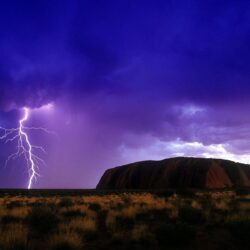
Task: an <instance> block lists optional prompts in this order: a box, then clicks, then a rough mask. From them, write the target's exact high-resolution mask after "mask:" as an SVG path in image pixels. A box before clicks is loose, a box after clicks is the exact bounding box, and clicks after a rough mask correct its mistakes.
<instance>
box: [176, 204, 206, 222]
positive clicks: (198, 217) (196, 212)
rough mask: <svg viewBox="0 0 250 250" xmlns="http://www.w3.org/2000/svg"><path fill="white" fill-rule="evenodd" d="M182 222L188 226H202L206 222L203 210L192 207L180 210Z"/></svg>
mask: <svg viewBox="0 0 250 250" xmlns="http://www.w3.org/2000/svg"><path fill="white" fill-rule="evenodd" d="M179 218H180V220H182V221H184V222H187V223H188V224H194V225H196V224H200V223H203V222H204V215H203V213H202V210H200V209H196V208H192V207H182V208H180V209H179Z"/></svg>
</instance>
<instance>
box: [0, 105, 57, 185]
mask: <svg viewBox="0 0 250 250" xmlns="http://www.w3.org/2000/svg"><path fill="white" fill-rule="evenodd" d="M22 110H23V116H22V118H21V119H20V120H19V126H18V127H17V128H3V127H0V140H2V141H3V142H4V143H16V150H15V151H14V152H13V153H12V154H10V155H9V156H8V157H7V159H6V162H5V166H7V165H8V163H9V161H11V160H15V159H18V158H20V157H23V158H24V160H25V161H26V165H27V169H28V176H29V179H28V184H27V188H28V189H31V188H32V185H33V183H34V181H36V179H37V177H38V176H39V167H40V166H41V165H45V161H44V160H43V159H42V158H41V157H40V156H39V155H40V154H41V153H43V154H46V151H45V149H44V148H43V147H41V146H38V145H34V144H32V143H31V141H30V137H29V132H30V131H32V130H33V131H34V130H38V131H41V132H44V133H49V134H51V133H53V132H51V131H48V130H47V129H45V128H42V127H26V126H25V122H26V121H27V120H28V119H29V116H30V109H28V108H23V109H22ZM39 151H40V152H39Z"/></svg>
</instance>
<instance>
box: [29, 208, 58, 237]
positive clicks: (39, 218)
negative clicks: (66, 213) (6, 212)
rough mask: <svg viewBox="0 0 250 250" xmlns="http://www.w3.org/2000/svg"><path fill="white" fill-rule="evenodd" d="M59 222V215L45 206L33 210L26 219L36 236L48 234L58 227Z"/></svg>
mask: <svg viewBox="0 0 250 250" xmlns="http://www.w3.org/2000/svg"><path fill="white" fill-rule="evenodd" d="M58 221H59V220H58V217H57V215H56V214H55V213H53V211H52V210H51V209H50V208H48V207H45V206H42V207H34V208H32V209H31V210H30V211H29V213H28V215H27V217H26V223H27V225H28V227H29V231H30V232H31V233H35V234H48V233H49V232H51V231H52V230H54V229H55V228H56V227H57V224H58Z"/></svg>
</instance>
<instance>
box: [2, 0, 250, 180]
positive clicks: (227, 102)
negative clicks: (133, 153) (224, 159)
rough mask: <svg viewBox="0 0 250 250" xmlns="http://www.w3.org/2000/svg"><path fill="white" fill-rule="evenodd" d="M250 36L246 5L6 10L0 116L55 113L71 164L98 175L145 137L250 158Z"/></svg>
mask: <svg viewBox="0 0 250 250" xmlns="http://www.w3.org/2000/svg"><path fill="white" fill-rule="evenodd" d="M249 31H250V4H249V1H244V0H241V1H237V2H236V1H199V0H190V1H186V0H183V1H173V0H172V1H171V0H170V1H164V0H162V1H161V0H159V1H153V0H144V1H142V0H136V1H134V0H133V1H132V0H131V1H130V0H127V1H125V0H124V1H115V0H110V1H97V0H86V1H80V0H75V1H69V0H68V1H67V0H63V1H59V0H58V1H57V0H54V1H44V0H43V1H42V0H38V1H28V0H24V1H14V0H13V1H8V2H7V1H4V2H3V1H2V2H1V3H0V32H1V37H0V110H1V111H9V110H12V109H16V108H20V107H23V106H30V107H39V106H42V105H44V104H47V103H49V102H54V103H55V107H56V108H57V109H58V111H57V112H59V113H60V112H61V111H60V110H61V109H64V112H62V113H60V115H58V117H57V116H56V117H57V118H54V119H55V124H57V121H60V126H59V125H58V124H57V126H59V127H60V128H59V130H60V131H61V133H62V135H64V134H66V135H67V136H66V138H67V142H68V143H66V142H65V143H63V145H70V147H71V148H72V149H74V151H72V152H71V153H72V155H73V156H74V157H73V156H72V157H68V158H69V159H65V161H64V162H67V161H68V162H69V163H68V164H69V165H71V162H73V163H74V164H75V165H76V166H78V162H81V164H82V166H83V165H84V166H85V165H86V166H91V165H92V166H93V165H95V164H96V165H97V166H96V169H98V170H99V169H103V168H104V167H103V166H102V164H103V161H102V157H104V158H105V161H106V162H107V163H106V164H107V165H105V167H108V165H109V161H112V156H111V155H112V153H111V152H114V158H117V159H118V158H119V154H118V151H119V150H118V149H119V148H120V146H121V145H123V146H124V147H126V146H128V145H136V146H134V147H135V148H141V147H143V145H144V146H145V145H146V144H147V143H146V142H145V141H148V143H149V141H150V140H147V138H148V136H152V137H154V138H156V139H155V140H160V141H164V142H171V141H175V140H180V141H183V142H187V143H188V142H199V143H202V145H203V146H204V147H205V146H209V145H211V144H223V143H224V144H225V143H228V144H230V145H227V148H228V150H231V151H232V152H235V153H236V152H237V153H238V152H239V151H240V150H242V152H248V147H249V143H248V141H247V140H248V138H249V136H250V130H249V129H248V127H249V124H250V120H249V118H248V110H249V106H250V102H249V96H250V84H249V72H250V64H249V58H250V49H249V46H250V45H249V44H250V32H249ZM59 116H60V117H59ZM62 117H63V118H62ZM2 120H4V119H2ZM5 122H6V120H5ZM58 123H59V122H58ZM54 127H56V126H55V125H54ZM85 129H86V130H88V131H89V135H88V136H86V134H85V133H87V132H86V131H85ZM72 130H73V131H74V133H75V136H71V133H70V132H72ZM67 133H68V134H67ZM135 135H136V136H135ZM86 137H87V139H86ZM79 138H80V139H81V140H79ZM85 140H86V141H87V142H88V148H87V146H86V145H85V144H84V142H85ZM76 141H77V143H76ZM150 142H151V141H150ZM74 143H76V144H77V145H75V144H74ZM152 143H153V141H152ZM102 145H105V146H103V148H102ZM171 145H172V144H171ZM60 146H61V145H59V146H58V147H59V149H58V151H56V152H57V154H58V155H60V154H63V155H67V152H68V148H67V147H66V146H65V148H60ZM104 148H105V149H104ZM182 149H183V148H182ZM239 149H240V150H239ZM56 150H57V149H56ZM79 150H81V153H79V155H80V156H81V157H80V156H79V155H75V151H76V152H78V151H79ZM188 150H189V151H187V152H190V149H188ZM183 151H185V150H184V149H183ZM198 151H199V150H198ZM184 153H185V152H184ZM92 154H94V155H100V157H99V159H98V162H95V161H94V160H93V159H89V158H90V155H92ZM55 155H56V153H55ZM82 155H85V156H84V157H85V158H84V159H85V160H84V159H82V158H83V157H82ZM78 156H79V157H78ZM94 158H95V159H96V158H98V157H94ZM55 159H56V160H57V158H56V157H54V158H53V160H52V161H53V162H55V161H56V160H55ZM75 159H77V161H74V160H75ZM87 159H88V160H87ZM59 160H60V157H59ZM59 160H58V161H59ZM118 161H119V160H118ZM64 162H63V161H62V162H61V164H62V166H63V167H62V168H63V169H65V171H66V169H67V166H66V165H65V163H64ZM74 164H73V165H74ZM100 166H101V167H100ZM68 168H69V167H68ZM71 168H73V167H71ZM71 168H69V169H68V170H69V172H70V173H74V171H70V170H71ZM89 168H90V167H89ZM88 170H89V169H88ZM80 171H82V169H81V168H80V167H79V169H76V171H75V173H76V174H75V176H74V177H75V178H76V177H77V175H78V176H80ZM91 171H95V170H91ZM96 171H97V170H96ZM56 172H57V171H56V169H55V173H56ZM67 174H69V173H68V172H67ZM93 175H94V174H93ZM98 175H100V172H98ZM62 179H63V178H62Z"/></svg>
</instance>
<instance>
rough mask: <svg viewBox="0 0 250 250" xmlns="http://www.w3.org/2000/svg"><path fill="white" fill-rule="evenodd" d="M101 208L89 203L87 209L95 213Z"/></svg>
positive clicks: (98, 205)
mask: <svg viewBox="0 0 250 250" xmlns="http://www.w3.org/2000/svg"><path fill="white" fill-rule="evenodd" d="M101 208H102V207H101V205H100V204H98V203H91V204H89V209H90V210H93V211H95V212H98V211H100V210H101Z"/></svg>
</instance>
